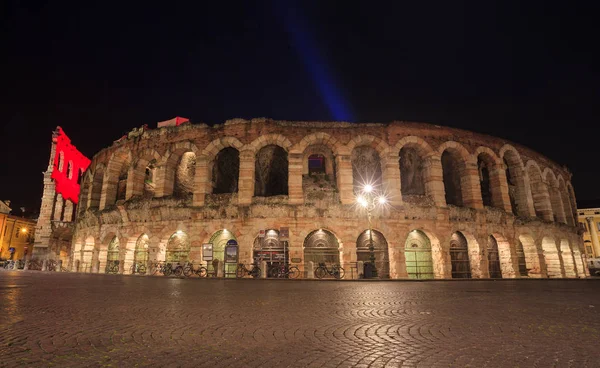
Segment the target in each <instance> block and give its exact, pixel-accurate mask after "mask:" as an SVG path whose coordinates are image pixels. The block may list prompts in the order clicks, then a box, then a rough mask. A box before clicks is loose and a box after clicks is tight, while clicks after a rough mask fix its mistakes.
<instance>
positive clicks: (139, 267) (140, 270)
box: [129, 262, 146, 275]
mask: <svg viewBox="0 0 600 368" xmlns="http://www.w3.org/2000/svg"><path fill="white" fill-rule="evenodd" d="M129 273H130V274H132V275H135V274H136V273H137V274H139V275H145V274H146V265H145V264H144V262H134V263H133V264H132V265H131V267H130V268H129Z"/></svg>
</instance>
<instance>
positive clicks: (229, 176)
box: [209, 147, 240, 194]
mask: <svg viewBox="0 0 600 368" xmlns="http://www.w3.org/2000/svg"><path fill="white" fill-rule="evenodd" d="M209 168H210V169H209V171H210V178H211V181H210V182H211V187H212V188H211V189H212V193H214V194H223V193H237V191H238V180H239V176H240V151H238V149H237V148H235V147H225V148H223V149H221V150H220V151H219V152H218V153H217V154H216V156H215V158H214V160H213V161H211V162H210V163H209Z"/></svg>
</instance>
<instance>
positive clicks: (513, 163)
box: [500, 144, 533, 217]
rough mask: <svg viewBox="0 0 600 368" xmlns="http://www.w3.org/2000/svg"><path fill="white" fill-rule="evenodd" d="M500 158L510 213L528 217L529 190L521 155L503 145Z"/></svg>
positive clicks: (510, 147)
mask: <svg viewBox="0 0 600 368" xmlns="http://www.w3.org/2000/svg"><path fill="white" fill-rule="evenodd" d="M500 157H501V158H502V161H503V162H504V165H505V166H506V168H505V173H506V182H507V185H508V196H509V200H510V204H511V208H512V212H513V214H514V215H515V216H524V217H526V216H529V215H530V205H529V203H530V201H529V198H531V190H530V188H529V185H528V183H527V175H526V171H525V165H523V160H522V159H521V155H520V154H519V152H518V151H517V150H516V149H515V148H514V147H513V146H511V145H509V144H505V145H504V146H503V147H502V148H501V149H500ZM531 210H533V209H531Z"/></svg>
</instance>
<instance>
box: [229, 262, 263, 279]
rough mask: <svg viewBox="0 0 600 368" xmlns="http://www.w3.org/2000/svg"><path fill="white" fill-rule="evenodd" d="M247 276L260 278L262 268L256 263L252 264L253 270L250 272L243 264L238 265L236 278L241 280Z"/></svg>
mask: <svg viewBox="0 0 600 368" xmlns="http://www.w3.org/2000/svg"><path fill="white" fill-rule="evenodd" d="M246 275H250V276H252V277H253V278H255V279H256V278H258V277H260V268H259V267H258V266H257V265H256V263H252V269H250V270H249V269H247V268H246V266H245V265H244V264H243V263H238V266H237V269H236V270H235V276H236V277H238V278H241V277H244V276H246Z"/></svg>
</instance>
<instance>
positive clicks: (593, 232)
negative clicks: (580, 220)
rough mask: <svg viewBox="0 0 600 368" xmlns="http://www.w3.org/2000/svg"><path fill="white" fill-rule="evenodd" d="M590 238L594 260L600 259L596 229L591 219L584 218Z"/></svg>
mask: <svg viewBox="0 0 600 368" xmlns="http://www.w3.org/2000/svg"><path fill="white" fill-rule="evenodd" d="M585 219H586V221H587V223H588V228H589V230H590V234H591V236H592V248H593V249H594V258H596V257H600V241H599V240H598V229H597V228H596V223H595V222H594V218H593V217H586V218H585Z"/></svg>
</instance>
